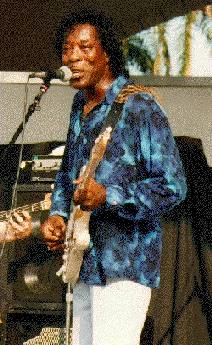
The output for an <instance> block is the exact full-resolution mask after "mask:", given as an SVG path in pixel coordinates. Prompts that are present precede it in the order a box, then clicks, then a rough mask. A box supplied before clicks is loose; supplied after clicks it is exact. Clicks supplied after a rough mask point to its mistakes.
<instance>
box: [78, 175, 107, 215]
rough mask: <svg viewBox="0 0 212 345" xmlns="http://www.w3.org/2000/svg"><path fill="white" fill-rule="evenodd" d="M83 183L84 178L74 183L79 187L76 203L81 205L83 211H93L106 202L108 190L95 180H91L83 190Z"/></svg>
mask: <svg viewBox="0 0 212 345" xmlns="http://www.w3.org/2000/svg"><path fill="white" fill-rule="evenodd" d="M82 182H83V177H80V178H79V179H77V180H75V181H74V183H75V184H77V185H78V186H79V188H77V189H76V191H75V192H74V203H75V204H76V205H80V206H81V209H82V210H83V211H93V210H94V209H95V208H97V207H98V206H100V205H102V204H104V203H105V201H106V188H105V187H104V186H103V185H101V184H100V183H97V182H96V181H95V180H94V179H93V178H89V179H88V181H87V182H86V185H85V187H84V188H83V189H81V188H80V184H81V183H82Z"/></svg>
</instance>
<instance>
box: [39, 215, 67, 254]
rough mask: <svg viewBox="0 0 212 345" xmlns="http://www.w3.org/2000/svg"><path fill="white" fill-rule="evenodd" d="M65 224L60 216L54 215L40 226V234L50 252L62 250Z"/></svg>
mask: <svg viewBox="0 0 212 345" xmlns="http://www.w3.org/2000/svg"><path fill="white" fill-rule="evenodd" d="M65 232H66V224H65V221H64V219H63V218H62V217H61V216H58V215H54V216H50V217H48V218H47V219H46V221H45V222H44V223H43V224H41V233H42V235H43V237H44V239H45V241H46V242H47V245H48V248H49V249H50V250H58V249H63V247H64V245H63V241H64V237H65Z"/></svg>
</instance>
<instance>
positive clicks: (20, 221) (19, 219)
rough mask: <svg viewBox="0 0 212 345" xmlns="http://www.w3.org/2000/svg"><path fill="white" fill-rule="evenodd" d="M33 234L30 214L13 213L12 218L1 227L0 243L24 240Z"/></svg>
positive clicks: (24, 212)
mask: <svg viewBox="0 0 212 345" xmlns="http://www.w3.org/2000/svg"><path fill="white" fill-rule="evenodd" d="M31 234H32V221H31V216H30V215H29V213H28V212H26V211H23V212H22V213H21V214H18V213H16V212H15V213H13V215H12V217H11V218H10V219H9V220H8V221H7V222H6V221H5V222H2V223H1V225H0V242H4V241H5V242H12V241H15V240H23V239H25V238H27V237H29V236H31Z"/></svg>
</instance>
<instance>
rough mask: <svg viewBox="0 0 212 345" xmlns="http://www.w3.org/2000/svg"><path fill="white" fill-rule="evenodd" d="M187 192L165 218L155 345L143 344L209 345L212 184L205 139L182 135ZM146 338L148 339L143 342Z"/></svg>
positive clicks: (153, 315) (152, 316) (154, 307)
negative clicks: (204, 144)
mask: <svg viewBox="0 0 212 345" xmlns="http://www.w3.org/2000/svg"><path fill="white" fill-rule="evenodd" d="M176 142H177V145H178V148H179V152H180V155H181V159H182V161H183V165H184V169H185V173H186V177H187V184H188V193H187V198H186V200H185V201H184V202H183V203H181V204H180V205H179V206H177V207H175V209H174V210H173V211H172V212H170V213H169V214H167V215H165V216H164V217H163V219H162V224H163V252H162V261H161V286H160V288H159V289H155V290H154V291H153V295H152V299H151V305H150V309H149V317H148V318H147V321H148V320H150V321H151V322H150V323H149V322H147V325H146V332H147V333H148V327H147V326H148V325H149V324H150V326H151V327H150V329H149V334H150V333H151V332H152V333H153V336H152V341H151V342H149V340H148V339H150V338H149V337H147V336H146V337H145V336H144V334H145V330H144V332H143V334H142V337H141V344H154V345H159V344H160V345H201V344H202V345H209V344H210V343H211V325H212V322H211V321H212V320H211V319H212V290H211V289H212V285H211V282H212V234H211V230H212V221H211V220H212V214H211V213H212V210H211V205H212V202H211V201H212V194H211V191H212V182H211V177H212V174H211V169H210V168H209V166H208V164H207V160H206V158H205V155H204V152H203V148H202V144H201V140H200V139H195V138H190V137H177V138H176ZM142 338H143V341H142Z"/></svg>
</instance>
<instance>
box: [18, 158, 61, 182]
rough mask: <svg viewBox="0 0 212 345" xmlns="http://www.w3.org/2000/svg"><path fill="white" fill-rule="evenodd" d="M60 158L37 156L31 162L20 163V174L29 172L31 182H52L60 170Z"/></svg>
mask: <svg viewBox="0 0 212 345" xmlns="http://www.w3.org/2000/svg"><path fill="white" fill-rule="evenodd" d="M61 161H62V156H53V155H37V156H33V160H31V161H22V163H21V169H22V174H23V173H26V172H28V174H29V172H30V175H31V181H32V182H51V181H54V179H55V176H56V173H57V171H58V170H59V168H60V165H61Z"/></svg>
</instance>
